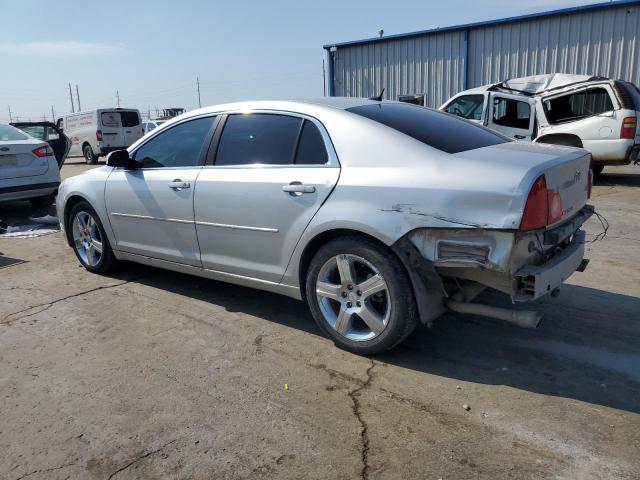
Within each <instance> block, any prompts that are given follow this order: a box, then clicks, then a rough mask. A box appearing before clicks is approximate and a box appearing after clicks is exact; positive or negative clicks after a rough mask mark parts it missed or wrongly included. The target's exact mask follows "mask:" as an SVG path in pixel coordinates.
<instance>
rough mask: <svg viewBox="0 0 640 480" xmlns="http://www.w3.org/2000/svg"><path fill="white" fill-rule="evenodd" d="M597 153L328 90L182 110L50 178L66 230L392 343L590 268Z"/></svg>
mask: <svg viewBox="0 0 640 480" xmlns="http://www.w3.org/2000/svg"><path fill="white" fill-rule="evenodd" d="M590 161H591V159H590V155H589V154H588V153H587V152H586V151H584V150H581V149H576V148H568V147H559V146H554V145H532V144H524V143H517V142H512V141H510V140H509V139H508V138H506V137H503V136H501V135H499V134H496V133H494V132H492V131H491V130H488V129H486V128H483V127H480V126H477V125H474V124H472V123H470V122H467V121H465V120H462V119H460V118H457V117H455V116H453V115H448V114H445V113H441V112H437V111H434V110H430V109H427V108H423V107H419V106H416V105H409V104H406V103H397V102H380V101H372V100H364V99H341V98H329V99H321V100H313V101H306V102H291V101H263V102H244V103H236V104H227V105H217V106H213V107H207V108H203V109H200V110H195V111H192V112H189V113H186V114H184V115H181V116H179V117H176V118H174V119H172V120H170V121H168V122H167V123H165V124H163V125H161V126H160V127H158V128H156V129H154V130H153V131H152V132H150V133H149V134H148V135H146V136H145V137H144V138H142V139H141V140H139V141H138V142H136V143H135V144H134V145H132V146H131V147H129V149H128V150H120V151H117V152H113V153H111V154H110V156H109V157H108V159H107V165H106V166H104V167H100V168H96V169H93V170H90V171H89V172H87V173H85V174H83V175H78V176H75V177H71V178H69V179H67V180H65V181H64V182H63V183H62V185H61V186H60V189H59V193H58V201H57V202H56V204H57V209H58V217H59V218H60V220H61V226H62V228H63V229H64V231H65V232H66V235H67V239H68V241H69V245H70V246H71V247H72V248H73V249H74V251H75V253H76V255H77V257H78V259H79V261H80V262H81V263H82V264H83V265H84V266H85V268H86V269H87V270H89V271H91V272H95V273H104V272H107V271H108V270H109V269H111V268H113V267H114V266H115V265H116V264H117V263H118V261H120V260H128V261H133V262H139V263H144V264H148V265H154V266H157V267H161V268H167V269H170V270H176V271H180V272H184V273H189V274H193V275H199V276H202V277H206V278H211V279H216V280H221V281H225V282H230V283H236V284H240V285H244V286H249V287H254V288H259V289H263V290H269V291H272V292H276V293H280V294H283V295H287V296H290V297H293V298H297V299H304V300H306V302H307V303H308V304H309V307H310V309H311V312H312V313H313V316H314V318H315V320H316V322H317V323H318V325H319V326H320V328H321V329H322V330H323V331H324V332H325V333H326V334H327V335H328V336H330V337H331V338H332V339H333V340H334V342H335V343H336V344H337V345H339V346H340V347H343V348H345V349H348V350H351V351H354V352H359V353H364V354H371V353H375V352H380V351H383V350H387V349H389V348H392V347H393V346H395V345H397V344H398V343H399V342H401V341H402V340H403V339H404V338H406V337H407V336H408V335H409V334H410V333H411V332H412V331H413V329H414V328H415V327H416V325H417V323H418V322H419V321H422V322H424V323H426V324H430V323H431V322H432V321H433V320H434V319H435V318H437V317H438V316H440V315H441V314H442V313H444V312H445V311H446V310H447V309H448V308H449V309H452V310H456V311H461V312H468V313H475V314H482V315H489V316H492V317H497V318H501V319H504V320H507V321H510V322H512V323H516V324H518V325H522V326H525V327H532V328H533V327H536V326H537V324H538V323H539V321H540V315H539V314H537V313H536V312H532V311H528V312H527V311H522V310H517V311H515V310H506V309H501V308H496V307H494V306H489V305H481V304H478V303H471V300H472V299H473V297H474V296H475V295H477V294H478V293H479V292H480V290H482V289H483V288H486V287H490V288H494V289H497V290H499V291H501V292H504V293H506V294H507V295H510V296H511V297H512V298H513V299H514V300H515V301H528V300H534V299H536V298H539V297H541V296H543V295H546V294H548V293H550V292H553V291H554V290H555V289H556V288H557V287H558V286H559V285H560V284H561V283H562V282H564V281H565V280H566V279H567V278H568V277H569V276H570V275H571V274H573V272H575V271H576V270H582V269H583V267H584V266H585V263H584V260H583V254H584V243H583V242H584V232H583V231H582V230H580V226H581V225H582V224H583V223H584V221H585V220H586V219H587V218H589V216H590V215H591V214H592V213H593V208H592V207H590V206H588V205H586V202H587V198H588V197H589V194H590V188H591V174H590V168H589V166H590Z"/></svg>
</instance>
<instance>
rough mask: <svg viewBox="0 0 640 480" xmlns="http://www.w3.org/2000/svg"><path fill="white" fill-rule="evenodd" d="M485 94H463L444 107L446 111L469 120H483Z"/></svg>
mask: <svg viewBox="0 0 640 480" xmlns="http://www.w3.org/2000/svg"><path fill="white" fill-rule="evenodd" d="M483 107H484V95H463V96H461V97H458V98H456V99H455V100H454V101H453V102H451V103H450V104H449V105H447V106H446V107H445V108H444V111H445V112H447V113H451V114H453V115H457V116H459V117H462V118H468V119H469V120H482V109H483Z"/></svg>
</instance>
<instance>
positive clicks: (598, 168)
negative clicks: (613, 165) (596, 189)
mask: <svg viewBox="0 0 640 480" xmlns="http://www.w3.org/2000/svg"><path fill="white" fill-rule="evenodd" d="M603 170H604V165H594V166H593V176H594V177H598V176H600V175H602V171H603Z"/></svg>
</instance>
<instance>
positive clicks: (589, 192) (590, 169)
mask: <svg viewBox="0 0 640 480" xmlns="http://www.w3.org/2000/svg"><path fill="white" fill-rule="evenodd" d="M591 190H593V165H591V166H590V167H589V187H588V188H587V198H591Z"/></svg>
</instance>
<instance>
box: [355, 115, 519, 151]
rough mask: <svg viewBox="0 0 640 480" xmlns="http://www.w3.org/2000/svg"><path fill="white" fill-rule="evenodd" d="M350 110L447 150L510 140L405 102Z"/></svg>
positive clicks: (457, 149) (471, 124) (477, 146)
mask: <svg viewBox="0 0 640 480" xmlns="http://www.w3.org/2000/svg"><path fill="white" fill-rule="evenodd" d="M347 111H349V112H351V113H356V114H358V115H362V116H363V117H366V118H369V119H371V120H375V121H376V122H378V123H381V124H383V125H386V126H387V127H390V128H393V129H394V130H397V131H399V132H401V133H404V134H405V135H409V136H410V137H412V138H414V139H416V140H418V141H420V142H422V143H424V144H426V145H429V146H431V147H433V148H437V149H438V150H442V151H443V152H447V153H458V152H464V151H466V150H473V149H475V148H482V147H488V146H491V145H498V144H500V143H506V142H509V141H510V140H509V139H507V138H506V137H503V136H502V135H499V134H497V133H494V132H492V131H491V130H489V129H486V128H484V127H481V126H479V125H475V124H473V123H471V122H468V121H466V120H462V119H460V118H456V117H455V116H453V115H447V114H446V113H441V112H437V111H435V110H431V109H429V108H424V107H418V106H416V105H409V104H404V103H380V104H375V105H374V104H371V105H362V106H359V107H352V108H348V109H347Z"/></svg>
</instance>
